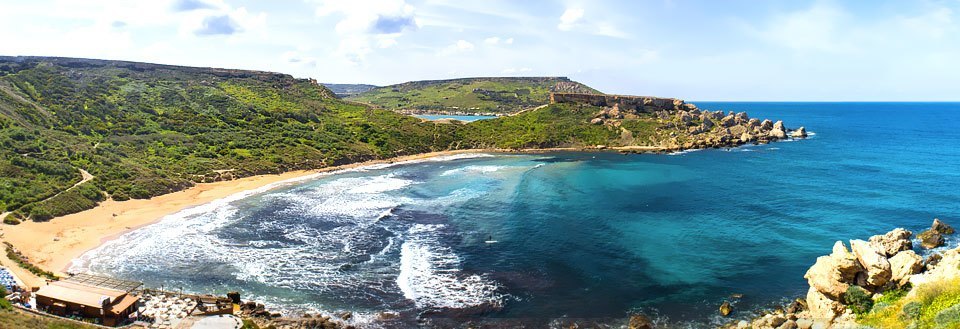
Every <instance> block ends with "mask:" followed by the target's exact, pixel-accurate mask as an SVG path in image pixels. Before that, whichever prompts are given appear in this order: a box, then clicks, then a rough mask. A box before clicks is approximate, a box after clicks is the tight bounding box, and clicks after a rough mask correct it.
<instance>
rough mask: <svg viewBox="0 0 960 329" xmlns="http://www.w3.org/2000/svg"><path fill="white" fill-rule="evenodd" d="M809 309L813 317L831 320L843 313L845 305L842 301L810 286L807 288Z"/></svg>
mask: <svg viewBox="0 0 960 329" xmlns="http://www.w3.org/2000/svg"><path fill="white" fill-rule="evenodd" d="M807 309H809V311H810V318H811V319H814V320H826V321H828V322H829V321H833V319H834V318H836V317H837V315H840V314H841V313H843V311H844V309H845V307H844V306H843V304H840V302H837V301H835V300H832V299H830V298H828V297H827V296H826V295H824V294H821V293H820V292H819V291H817V289H814V288H813V287H810V289H808V290H807Z"/></svg>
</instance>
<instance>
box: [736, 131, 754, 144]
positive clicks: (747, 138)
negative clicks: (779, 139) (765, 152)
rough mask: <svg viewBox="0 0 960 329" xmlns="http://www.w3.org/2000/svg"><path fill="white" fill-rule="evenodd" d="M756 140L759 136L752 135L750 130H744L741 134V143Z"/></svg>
mask: <svg viewBox="0 0 960 329" xmlns="http://www.w3.org/2000/svg"><path fill="white" fill-rule="evenodd" d="M755 140H757V137H756V136H753V135H751V134H750V133H748V132H744V133H743V134H741V135H740V142H741V143H750V142H753V141H755Z"/></svg>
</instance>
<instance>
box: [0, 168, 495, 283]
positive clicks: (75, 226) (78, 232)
mask: <svg viewBox="0 0 960 329" xmlns="http://www.w3.org/2000/svg"><path fill="white" fill-rule="evenodd" d="M497 151H499V150H458V151H447V152H433V153H424V154H417V155H411V156H403V157H397V158H391V159H386V160H375V161H367V162H361V163H354V164H349V165H343V166H337V167H328V168H322V169H318V170H301V171H291V172H286V173H283V174H279V175H260V176H251V177H245V178H240V179H235V180H231V181H223V182H214V183H203V184H197V185H196V186H194V187H191V188H189V189H186V190H183V191H179V192H174V193H170V194H165V195H161V196H157V197H154V198H151V199H144V200H127V201H113V200H107V201H104V202H102V203H101V204H100V205H98V206H97V207H96V208H93V209H90V210H86V211H83V212H79V213H76V214H71V215H66V216H61V217H57V218H54V219H52V220H50V221H47V222H32V221H27V222H23V223H21V224H19V225H3V226H2V230H0V232H2V233H3V238H2V240H4V241H7V242H10V243H12V244H13V245H14V246H15V247H16V248H17V249H19V250H20V251H21V252H22V253H23V254H25V255H26V256H27V257H29V258H30V261H31V262H32V263H34V264H35V265H37V266H39V267H41V268H44V269H47V270H50V271H53V272H55V273H59V274H61V275H62V274H64V271H65V270H66V268H67V267H69V266H70V264H71V262H72V261H73V259H74V258H76V257H79V256H80V255H82V254H83V253H84V252H86V251H88V250H91V249H94V248H96V247H98V246H99V245H100V244H102V243H103V242H105V241H109V240H110V239H112V238H115V237H117V236H119V235H122V234H124V233H126V232H129V231H132V230H135V229H137V228H140V227H143V226H146V225H150V224H152V223H155V222H157V221H159V220H160V219H162V218H163V217H164V216H167V215H170V214H174V213H177V212H179V211H181V210H183V209H186V208H190V207H194V206H198V205H202V204H205V203H209V202H212V201H214V200H217V199H222V198H225V197H228V196H230V195H233V194H236V193H241V192H244V191H248V190H253V189H257V188H261V187H264V186H267V185H270V184H274V183H279V182H283V181H287V180H293V179H297V178H302V177H305V176H308V175H314V174H317V173H321V172H330V171H337V170H344V169H351V168H357V167H362V166H369V165H375V164H384V163H394V162H401V161H411V160H421V159H427V158H432V157H437V156H446V155H455V154H466V153H482V152H497ZM3 258H4V260H6V257H3ZM8 263H9V264H8ZM3 264H4V265H7V266H8V267H11V268H16V266H15V264H14V263H13V262H12V261H10V262H3ZM11 265H12V266H11ZM16 272H17V275H18V276H19V277H21V279H22V280H24V281H25V282H27V284H28V285H32V286H36V285H40V284H43V282H44V281H43V280H42V279H38V278H36V277H35V276H32V275H31V274H30V273H29V272H27V271H25V270H22V269H19V268H17V271H16Z"/></svg>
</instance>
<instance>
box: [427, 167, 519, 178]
mask: <svg viewBox="0 0 960 329" xmlns="http://www.w3.org/2000/svg"><path fill="white" fill-rule="evenodd" d="M506 168H509V166H466V167H462V168H457V169H450V170H447V171H444V172H443V173H441V174H440V176H450V175H458V174H486V173H492V172H497V171H500V170H502V169H506Z"/></svg>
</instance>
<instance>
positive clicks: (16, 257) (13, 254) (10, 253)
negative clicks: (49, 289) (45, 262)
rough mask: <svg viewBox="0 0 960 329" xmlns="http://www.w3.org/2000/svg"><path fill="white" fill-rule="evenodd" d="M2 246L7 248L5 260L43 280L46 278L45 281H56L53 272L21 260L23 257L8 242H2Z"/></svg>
mask: <svg viewBox="0 0 960 329" xmlns="http://www.w3.org/2000/svg"><path fill="white" fill-rule="evenodd" d="M3 244H4V245H5V246H6V248H7V258H10V260H12V261H14V262H16V263H17V265H20V267H22V268H24V269H26V270H27V271H30V272H31V273H33V274H36V275H37V276H40V277H44V278H47V279H50V280H56V279H57V275H56V274H53V272H50V271H46V270H44V269H42V268H39V267H37V266H36V265H33V264H31V263H30V262H28V261H27V260H25V259H23V255H21V254H20V253H19V252H17V250H16V249H14V248H13V245H12V244H10V243H9V242H6V241H4V242H3Z"/></svg>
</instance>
